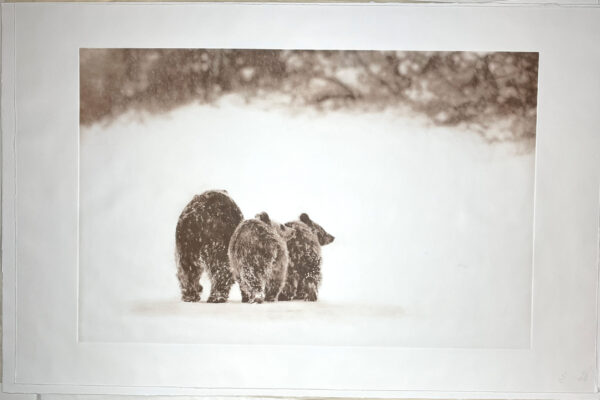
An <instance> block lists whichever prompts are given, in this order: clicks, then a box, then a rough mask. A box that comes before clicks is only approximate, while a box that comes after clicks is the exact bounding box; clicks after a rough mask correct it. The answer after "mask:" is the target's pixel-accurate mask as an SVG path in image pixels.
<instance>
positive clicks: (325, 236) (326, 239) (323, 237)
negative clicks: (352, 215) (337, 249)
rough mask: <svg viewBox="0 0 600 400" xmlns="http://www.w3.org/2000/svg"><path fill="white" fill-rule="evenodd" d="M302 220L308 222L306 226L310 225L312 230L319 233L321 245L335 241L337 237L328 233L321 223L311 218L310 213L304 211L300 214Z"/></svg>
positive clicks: (316, 233)
mask: <svg viewBox="0 0 600 400" xmlns="http://www.w3.org/2000/svg"><path fill="white" fill-rule="evenodd" d="M300 221H301V222H303V223H304V224H306V226H308V227H309V228H310V230H311V231H312V232H313V233H314V234H315V235H317V238H319V244H320V245H321V246H325V245H326V244H329V243H331V242H333V240H334V239H335V237H333V236H332V235H330V234H329V233H327V232H326V231H325V229H323V227H322V226H321V225H319V224H317V223H316V222H314V221H313V220H311V219H310V217H309V216H308V214H306V213H302V214H301V215H300Z"/></svg>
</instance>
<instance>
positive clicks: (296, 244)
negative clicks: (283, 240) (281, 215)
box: [285, 221, 321, 265]
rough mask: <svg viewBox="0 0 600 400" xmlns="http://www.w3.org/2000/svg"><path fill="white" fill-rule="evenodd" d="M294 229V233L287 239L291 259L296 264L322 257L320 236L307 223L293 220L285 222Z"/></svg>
mask: <svg viewBox="0 0 600 400" xmlns="http://www.w3.org/2000/svg"><path fill="white" fill-rule="evenodd" d="M285 225H286V226H287V227H289V228H292V229H293V234H292V235H290V237H289V239H288V240H287V247H288V252H289V256H290V260H291V261H292V262H293V263H295V264H296V265H298V264H299V265H302V264H305V263H306V262H315V261H316V260H317V259H320V257H321V246H320V245H319V238H318V236H317V235H316V233H314V232H313V231H312V230H311V229H310V228H309V227H308V226H307V225H306V224H305V223H303V222H301V221H292V222H287V223H286V224H285Z"/></svg>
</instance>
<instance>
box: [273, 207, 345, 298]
mask: <svg viewBox="0 0 600 400" xmlns="http://www.w3.org/2000/svg"><path fill="white" fill-rule="evenodd" d="M285 226H287V227H289V228H291V230H292V233H291V234H288V239H287V243H286V244H287V248H288V254H289V257H290V265H289V266H288V274H287V280H286V283H285V286H284V288H283V290H282V291H281V293H280V294H279V300H282V301H284V300H295V299H298V300H306V301H317V297H318V292H319V285H320V284H321V246H325V245H327V244H329V243H331V242H333V240H334V239H335V238H334V237H333V236H331V235H330V234H329V233H327V232H326V231H325V229H323V228H322V227H321V226H320V225H319V224H317V223H315V222H313V221H312V220H311V219H310V218H309V217H308V215H307V214H305V213H303V214H302V215H300V220H299V221H292V222H288V223H286V224H285Z"/></svg>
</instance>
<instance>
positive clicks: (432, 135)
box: [78, 48, 538, 349]
mask: <svg viewBox="0 0 600 400" xmlns="http://www.w3.org/2000/svg"><path fill="white" fill-rule="evenodd" d="M79 73H80V75H79V83H80V87H79V90H80V92H79V99H80V104H79V107H80V109H79V122H80V131H79V271H78V279H79V282H78V284H79V292H78V296H79V297H78V302H79V304H78V334H79V340H80V341H82V342H113V343H119V342H134V343H136V342H139V343H194V344H243V345H248V344H257V345H261V344H262V345H264V344H274V345H278V344H281V345H314V346H319V345H322V346H403V347H444V348H503V349H522V348H528V347H529V345H530V330H531V297H532V259H533V222H534V221H533V219H534V189H535V185H534V183H535V182H534V178H535V160H536V157H535V151H536V120H537V118H536V115H537V95H538V53H530V52H472V51H453V52H440V51H400V50H398V51H371V50H360V51H359V50H261V49H255V50H253V49H175V48H169V49H167V48H156V49H153V48H144V49H142V48H119V49H117V48H81V49H80V50H79Z"/></svg>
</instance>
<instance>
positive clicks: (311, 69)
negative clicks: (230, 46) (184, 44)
mask: <svg viewBox="0 0 600 400" xmlns="http://www.w3.org/2000/svg"><path fill="white" fill-rule="evenodd" d="M537 76H538V54H537V53H474V52H392V51H301V50H294V51H286V50H204V49H82V50H81V53H80V83H81V103H80V119H81V123H82V124H91V123H93V122H96V121H100V120H110V119H112V118H114V117H116V116H118V115H119V114H121V113H123V112H126V111H127V110H131V109H133V110H144V111H149V112H161V111H167V110H170V109H172V108H174V107H176V106H179V105H182V104H186V103H189V102H192V101H197V102H201V103H212V102H214V101H216V100H218V99H219V97H220V96H222V95H225V94H231V93H236V94H239V95H242V96H244V97H245V98H246V99H248V100H250V101H251V100H252V99H256V98H263V97H267V96H269V95H272V94H277V95H281V98H283V99H285V101H286V102H288V103H289V105H291V106H312V107H315V108H319V109H332V108H353V109H356V108H359V109H364V110H374V109H383V108H386V107H393V106H405V107H409V108H410V109H412V110H413V111H415V112H417V113H420V114H422V115H425V116H427V117H428V118H429V119H430V120H431V121H433V122H434V123H436V124H440V125H459V124H468V125H470V126H472V127H476V128H479V131H480V132H482V134H483V135H484V137H487V136H486V134H485V129H486V127H488V126H490V125H491V124H494V123H498V122H501V123H503V124H504V126H505V127H508V130H509V131H510V134H511V136H510V137H507V138H504V139H510V140H519V139H532V138H534V137H535V121H536V106H537ZM487 138H488V139H489V140H495V139H494V138H492V137H487Z"/></svg>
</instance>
